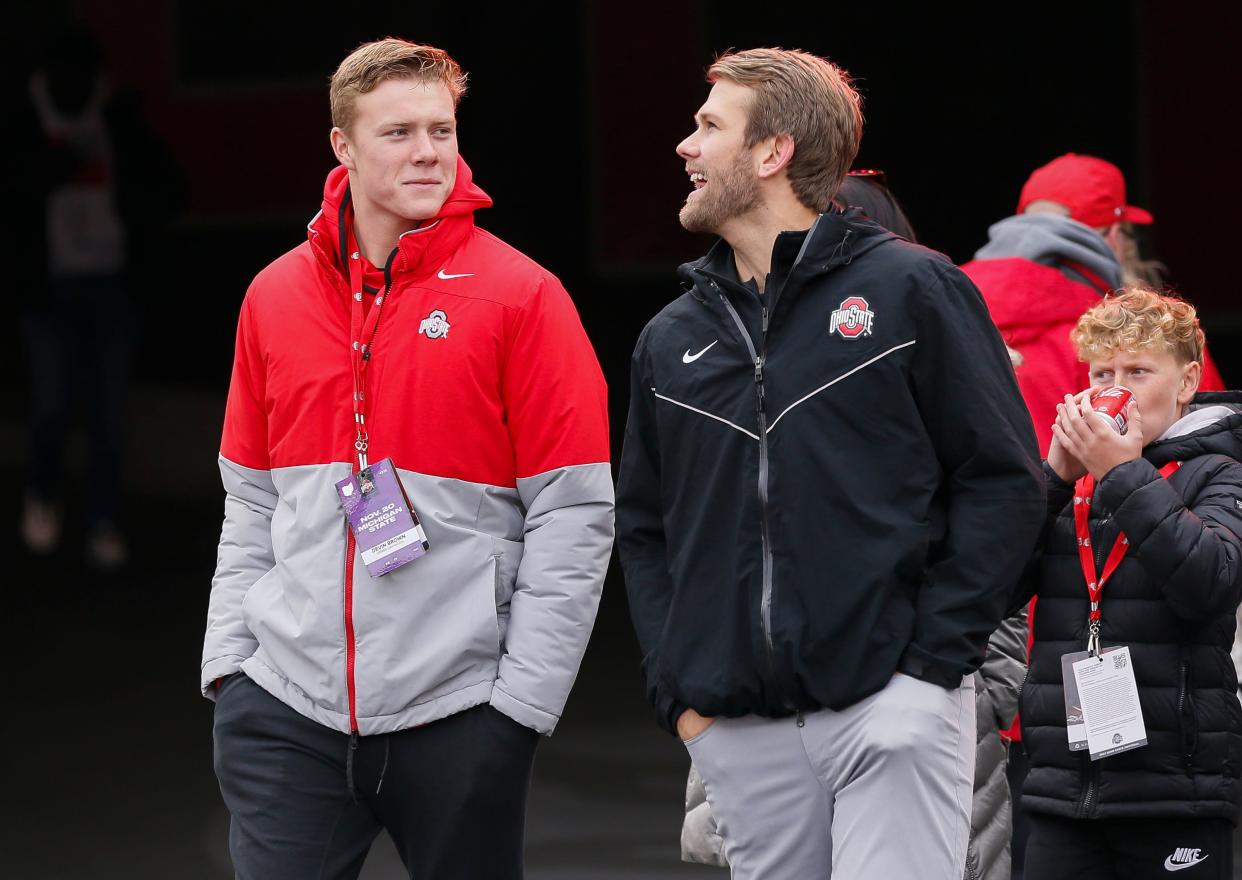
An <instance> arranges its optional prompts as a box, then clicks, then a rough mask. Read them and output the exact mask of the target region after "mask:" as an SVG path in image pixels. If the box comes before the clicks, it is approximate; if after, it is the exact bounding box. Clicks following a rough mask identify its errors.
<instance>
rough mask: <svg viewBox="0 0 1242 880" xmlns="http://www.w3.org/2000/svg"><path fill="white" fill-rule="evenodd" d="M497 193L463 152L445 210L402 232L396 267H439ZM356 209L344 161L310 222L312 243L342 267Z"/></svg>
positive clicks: (332, 174)
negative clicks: (488, 189)
mask: <svg viewBox="0 0 1242 880" xmlns="http://www.w3.org/2000/svg"><path fill="white" fill-rule="evenodd" d="M491 205H492V200H491V197H489V196H488V194H487V193H485V192H483V190H482V189H480V188H479V186H478V185H477V184H476V183H475V182H474V174H473V173H472V172H471V170H470V166H469V165H467V164H466V160H465V159H463V158H461V156H458V157H457V179H456V181H455V182H454V184H453V190H452V192H450V193H449V196H448V198H447V199H445V200H444V204H443V205H442V206H441V207H440V211H439V213H437V214H436V216H435V217H434V218H432V219H431V220H429V221H426V222H425V223H424V224H423V225H422V226H419V227H418V228H416V229H411V230H410V231H409V232H406V233H404V234H402V236H401V238H400V239H399V241H398V244H397V250H396V251H395V252H394V253H393V254H392V255H390V259H391V260H392V263H391V268H392V271H393V272H394V274H395V273H401V272H414V271H417V270H420V269H421V270H425V271H421V272H419V274H426V272H429V271H434V270H436V269H438V268H439V267H440V265H441V261H442V260H443V259H445V258H447V257H448V255H449V254H451V253H452V252H453V251H454V250H456V249H457V247H458V246H459V245H460V244H461V243H462V241H464V240H465V238H466V237H467V236H468V235H469V234H470V231H471V230H472V229H473V228H474V212H475V211H477V210H479V209H480V208H489V207H491ZM353 217H354V211H353V206H352V204H351V198H350V190H349V171H348V170H347V169H346V168H345V167H344V166H343V165H338V166H337V167H335V168H333V169H332V170H331V171H329V172H328V177H327V179H326V180H325V181H324V185H323V203H322V206H321V207H320V210H319V213H318V214H316V215H315V217H314V218H313V219H312V220H311V222H310V223H309V224H308V225H307V233H308V236H309V238H310V243H311V246H312V247H313V248H314V249H315V252H316V253H317V254H319V256H320V259H321V260H323V261H325V262H326V263H327V264H328V265H329V266H330V267H332V268H334V269H336V270H337V271H340V272H344V271H345V265H344V260H343V259H342V256H341V255H342V254H343V253H344V252H345V249H346V248H345V241H346V237H345V233H346V230H347V228H348V224H349V223H351V222H353Z"/></svg>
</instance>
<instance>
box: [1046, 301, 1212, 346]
mask: <svg viewBox="0 0 1242 880" xmlns="http://www.w3.org/2000/svg"><path fill="white" fill-rule="evenodd" d="M1070 341H1071V342H1073V343H1074V348H1075V349H1077V351H1078V359H1079V360H1081V361H1090V360H1092V359H1093V358H1094V359H1098V358H1101V357H1106V356H1108V355H1110V354H1112V353H1113V352H1117V351H1139V350H1141V349H1145V348H1152V347H1163V348H1164V349H1165V350H1166V351H1168V352H1169V354H1171V355H1173V357H1174V358H1176V359H1177V361H1178V362H1179V363H1182V364H1189V363H1198V364H1201V363H1203V345H1204V336H1203V330H1202V329H1201V328H1200V327H1199V319H1198V317H1197V316H1196V314H1195V307H1194V306H1192V305H1191V304H1190V303H1188V302H1186V301H1185V300H1183V299H1179V298H1178V297H1175V296H1168V295H1166V294H1162V293H1160V292H1159V291H1155V290H1152V289H1150V288H1147V287H1129V288H1125V289H1123V290H1120V291H1118V292H1117V293H1115V294H1111V295H1109V296H1107V297H1105V298H1104V299H1103V300H1102V301H1101V302H1100V303H1099V304H1098V305H1094V306H1092V307H1091V308H1089V309H1088V310H1087V311H1086V313H1085V314H1084V315H1083V316H1082V317H1081V318H1079V319H1078V325H1077V326H1076V327H1075V328H1074V330H1073V332H1071V333H1070Z"/></svg>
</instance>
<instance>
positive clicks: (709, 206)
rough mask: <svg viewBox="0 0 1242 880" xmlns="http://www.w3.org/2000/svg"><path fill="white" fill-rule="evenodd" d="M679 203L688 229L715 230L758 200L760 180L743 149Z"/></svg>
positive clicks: (684, 225) (682, 221)
mask: <svg viewBox="0 0 1242 880" xmlns="http://www.w3.org/2000/svg"><path fill="white" fill-rule="evenodd" d="M696 192H698V193H699V195H698V196H696V197H694V198H693V200H692V201H691V200H690V199H689V198H688V199H687V201H686V204H685V205H683V206H682V209H681V213H680V215H679V217H680V219H681V225H682V226H683V227H685V228H686V230H687V231H689V232H709V233H718V232H719V231H720V229H721V227H722V226H724V224H725V223H726V222H727V221H729V220H731V219H733V218H734V217H737V216H739V215H740V214H745V213H746V212H747V211H749V210H751V209H752V208H754V207H755V206H757V205H758V204H759V181H758V180H756V179H755V175H754V172H753V171H752V170H751V167H750V159H749V157H748V156H747V155H746V154H745V153H744V152H743V153H741V154H739V155H738V157H737V158H736V159H735V160H734V162H733V164H732V165H730V166H729V168H728V169H727V170H725V171H718V172H715V173H714V174H713V175H712V176H710V177H709V178H708V180H707V185H706V186H705V187H704V188H703V189H701V190H696Z"/></svg>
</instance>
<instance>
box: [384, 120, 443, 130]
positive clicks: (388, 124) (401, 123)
mask: <svg viewBox="0 0 1242 880" xmlns="http://www.w3.org/2000/svg"><path fill="white" fill-rule="evenodd" d="M427 124H428V125H430V126H441V125H456V124H457V120H456V119H436V120H433V121H431V122H429V123H427ZM415 125H416V123H413V122H406V121H405V120H400V119H397V120H388V121H385V122H381V123H379V124H378V125H377V126H376V128H378V129H382V130H387V129H390V128H414V127H415Z"/></svg>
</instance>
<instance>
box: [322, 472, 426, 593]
mask: <svg viewBox="0 0 1242 880" xmlns="http://www.w3.org/2000/svg"><path fill="white" fill-rule="evenodd" d="M336 492H337V494H338V495H339V496H340V497H341V504H343V505H344V507H345V515H346V517H348V519H349V527H350V528H351V529H353V531H354V537H355V538H356V539H357V542H358V552H359V553H360V554H362V563H363V564H364V565H365V566H366V567H367V571H368V572H370V574H371V577H375V578H377V577H381V576H383V575H386V574H388V572H390V571H392V570H393V569H395V568H400V567H401V566H403V565H405V564H406V563H407V562H413V561H414V560H415V559H417V558H418V557H420V556H423V555H425V554H426V553H427V551H428V550H430V549H431V545H430V544H428V543H427V535H426V534H425V533H424V532H423V527H422V526H421V525H419V523H418V514H416V513H415V512H414V509H413V508H412V507H411V506H410V500H409V498H407V497H406V495H405V489H404V488H403V487H402V485H401V480H400V478H399V477H398V476H397V469H396V468H394V467H393V466H392V459H391V458H385V459H384V460H383V461H377V462H376V463H375V464H373V465H371V467H369V468H367V469H366V470H365V471H362V472H361V473H357V474H351V475H350V476H348V477H346V478H345V479H343V480H341V481H340V482H339V483H337V484H336Z"/></svg>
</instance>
